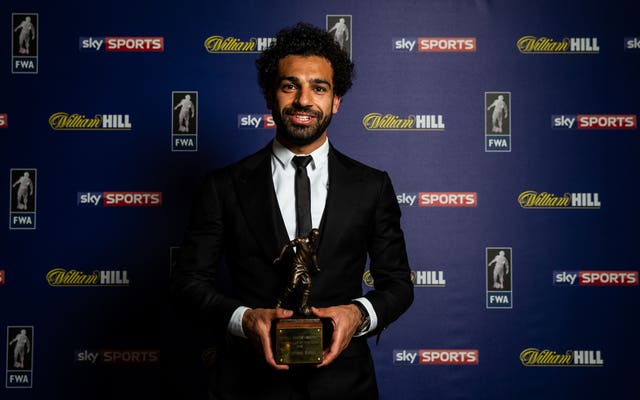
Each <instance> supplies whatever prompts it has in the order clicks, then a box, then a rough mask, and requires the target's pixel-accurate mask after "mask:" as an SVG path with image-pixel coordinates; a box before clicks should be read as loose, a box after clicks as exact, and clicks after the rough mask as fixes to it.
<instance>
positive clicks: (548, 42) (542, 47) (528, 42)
mask: <svg viewBox="0 0 640 400" xmlns="http://www.w3.org/2000/svg"><path fill="white" fill-rule="evenodd" d="M516 46H517V47H518V50H519V51H520V52H521V53H564V52H567V51H568V50H569V39H568V38H564V39H562V41H561V42H556V41H555V40H553V39H550V38H547V37H541V38H536V37H535V36H523V37H521V38H520V39H518V42H517V43H516Z"/></svg>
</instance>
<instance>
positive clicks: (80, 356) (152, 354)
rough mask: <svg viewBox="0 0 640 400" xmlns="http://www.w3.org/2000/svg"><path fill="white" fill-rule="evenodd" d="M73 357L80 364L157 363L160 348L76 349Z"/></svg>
mask: <svg viewBox="0 0 640 400" xmlns="http://www.w3.org/2000/svg"><path fill="white" fill-rule="evenodd" d="M74 359H75V361H76V363H80V364H157V363H159V362H160V350H154V349H150V350H146V349H140V350H121V349H114V350H111V349H110V350H93V349H87V350H76V351H75V352H74Z"/></svg>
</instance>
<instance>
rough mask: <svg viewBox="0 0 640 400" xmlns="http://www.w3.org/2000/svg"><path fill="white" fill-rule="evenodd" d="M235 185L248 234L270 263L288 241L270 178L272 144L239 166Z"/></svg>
mask: <svg viewBox="0 0 640 400" xmlns="http://www.w3.org/2000/svg"><path fill="white" fill-rule="evenodd" d="M234 180H235V184H236V188H237V191H238V202H239V203H240V204H239V206H240V207H241V209H242V213H243V214H244V216H245V219H246V221H247V224H248V229H249V231H250V232H251V233H252V234H253V236H254V238H255V240H256V241H257V242H258V243H259V244H260V246H261V247H262V249H263V250H264V252H265V254H266V255H267V257H268V258H270V259H275V257H277V255H278V251H279V249H280V247H281V246H282V245H283V244H284V243H286V242H287V241H288V237H287V233H286V228H285V226H284V221H283V219H282V216H281V214H280V208H279V207H278V201H277V199H276V194H275V191H274V189H273V179H272V177H271V143H269V145H267V147H265V148H264V149H262V150H261V151H259V152H258V153H256V154H254V155H253V156H250V157H249V158H247V159H245V161H244V162H242V163H241V167H240V168H239V170H238V172H237V174H236V176H235V179H234Z"/></svg>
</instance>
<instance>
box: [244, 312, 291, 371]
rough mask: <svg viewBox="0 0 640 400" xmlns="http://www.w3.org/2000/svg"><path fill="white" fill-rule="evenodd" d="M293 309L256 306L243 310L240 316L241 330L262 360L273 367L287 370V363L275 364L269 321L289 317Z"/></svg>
mask: <svg viewBox="0 0 640 400" xmlns="http://www.w3.org/2000/svg"><path fill="white" fill-rule="evenodd" d="M292 315H293V311H291V310H285V309H283V308H275V309H272V308H256V309H253V310H252V309H249V310H247V311H245V313H244V315H243V316H242V330H243V331H244V334H245V335H247V338H249V340H250V341H251V343H252V344H253V346H254V347H255V348H256V349H258V351H259V352H260V353H261V354H262V355H263V356H264V360H265V361H266V363H267V364H269V366H270V367H271V368H273V369H276V370H287V369H289V366H288V365H279V364H276V360H275V358H274V357H273V350H272V349H271V323H272V322H273V320H275V319H279V318H289V317H291V316H292Z"/></svg>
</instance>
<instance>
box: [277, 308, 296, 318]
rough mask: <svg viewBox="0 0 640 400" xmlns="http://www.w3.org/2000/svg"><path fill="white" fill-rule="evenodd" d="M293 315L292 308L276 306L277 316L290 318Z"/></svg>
mask: <svg viewBox="0 0 640 400" xmlns="http://www.w3.org/2000/svg"><path fill="white" fill-rule="evenodd" d="M291 316H293V311H292V310H287V309H286V308H276V318H290V317H291Z"/></svg>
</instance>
